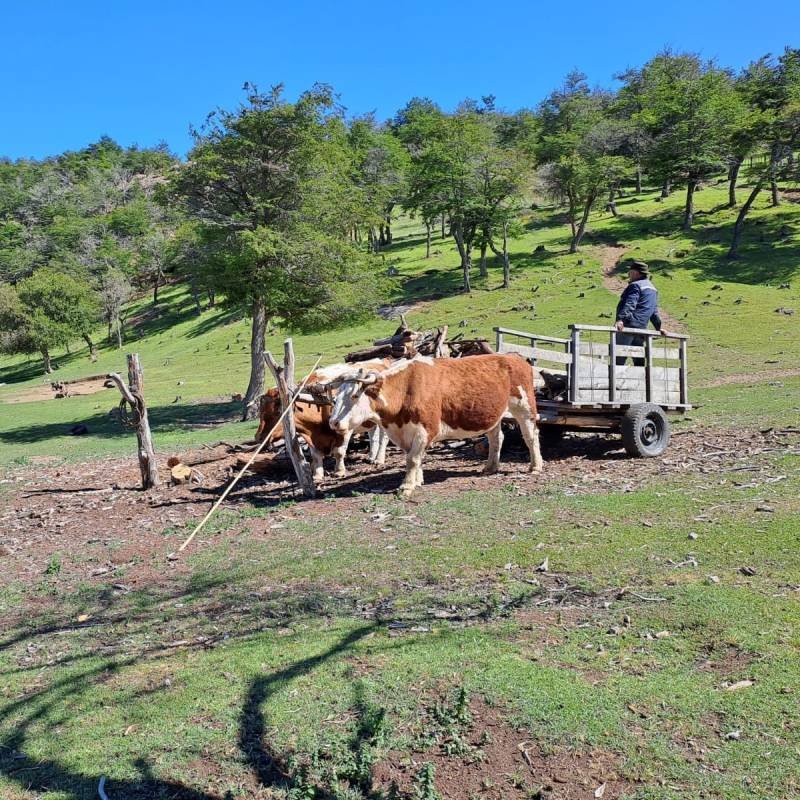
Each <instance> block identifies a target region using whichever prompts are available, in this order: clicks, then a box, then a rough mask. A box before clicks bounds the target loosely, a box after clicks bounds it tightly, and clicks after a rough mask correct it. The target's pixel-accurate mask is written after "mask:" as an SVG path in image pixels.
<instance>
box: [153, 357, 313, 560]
mask: <svg viewBox="0 0 800 800" xmlns="http://www.w3.org/2000/svg"><path fill="white" fill-rule="evenodd" d="M320 361H322V356H320V357H319V358H318V359H317V363H316V364H314V366H313V367H312V368H311V372H309V373H308V375H306V376H305V378H303V382H302V383H301V384H300V386H298V387H297V391H296V392H295V393H294V395H293V397H292V402H291V403H290V404H289V406H288V407H287V408H285V409H284V410H283V412H282V413H281V415H280V417H278V421H277V422H276V423H275V424H274V425H273V426H272V429H271V430H270V431H269V433H268V434H267V435H266V436H265V437H264V438H263V439H262V440H261V442H260V443H259V445H258V447H256V449H255V450H254V451H253V455H251V456H250V458H249V460H248V462H247V463H246V464H245V465H244V466H243V467H242V468H241V469H240V470H239V472H237V473H236V475H234V477H233V480H232V481H231V482H230V483H229V484H228V487H227V488H226V489H225V491H224V492H223V493H222V495H221V496H220V498H219V500H217V502H216V503H214V505H213V506H211V509H210V510H209V512H208V514H206V515H205V516H204V517H203V519H201V520H200V524H199V525H198V526H197V527H196V528H195V529H194V530H193V531H192V532H191V533H190V534H189V537H188V538H187V539H186V541H185V542H184V543H183V544H182V545H181V546H180V547H179V548H178V552H181V551H182V550H185V549H186V547H187V546H188V545H189V542H191V541H192V539H194V537H195V536H197V534H198V533H199V531H200V529H201V528H202V527H203V525H205V524H206V522H208V521H209V520H210V519H211V515H212V514H213V513H214V512H215V511H216V510H217V509H218V508H219V507H220V506H221V505H222V502H223V500H225V498H226V497H227V496H228V495H229V494H230V492H231V489H233V487H234V486H236V484H237V483H238V482H239V478H241V477H242V475H244V473H245V471H246V470H247V468H248V467H249V466H250V465H251V464H252V463H253V462H254V461H255V460H256V458H257V456H258V454H259V453H260V452H261V450H262V449H263V448H264V447H265V445H266V444H267V442H268V441H269V438H270V436H272V434H273V433H275V431H276V430H278V425H280V424H281V423H282V422H283V418H284V416H285V415H286V413H287V411H288V410H289V409H290V408H292V406H293V404H294V401H295V400H296V399H297V396H298V395H299V394H300V392H302V391H303V389H304V388H305V385H306V383H307V382H308V379H309V378H310V377H311V375H312V373H313V372H314V370H315V369H316V368H317V367H318V366H319V362H320ZM169 557H170V556H168V558H169Z"/></svg>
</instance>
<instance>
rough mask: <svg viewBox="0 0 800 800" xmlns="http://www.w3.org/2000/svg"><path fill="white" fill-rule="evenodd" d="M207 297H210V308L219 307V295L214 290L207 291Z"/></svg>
mask: <svg viewBox="0 0 800 800" xmlns="http://www.w3.org/2000/svg"><path fill="white" fill-rule="evenodd" d="M206 295H207V296H208V307H209V308H215V307H216V305H217V293H216V292H215V291H214V290H213V289H206Z"/></svg>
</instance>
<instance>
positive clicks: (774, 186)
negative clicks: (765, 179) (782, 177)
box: [769, 173, 781, 208]
mask: <svg viewBox="0 0 800 800" xmlns="http://www.w3.org/2000/svg"><path fill="white" fill-rule="evenodd" d="M769 188H770V193H771V194H772V207H773V208H775V207H776V206H779V205H780V204H781V196H780V195H779V194H778V180H777V178H776V177H775V174H774V173H773V175H772V178H771V179H770V184H769Z"/></svg>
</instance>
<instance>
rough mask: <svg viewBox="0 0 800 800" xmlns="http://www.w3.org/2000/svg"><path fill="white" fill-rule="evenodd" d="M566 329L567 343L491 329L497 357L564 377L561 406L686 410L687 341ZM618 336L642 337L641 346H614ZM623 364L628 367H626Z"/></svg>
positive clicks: (595, 327)
mask: <svg viewBox="0 0 800 800" xmlns="http://www.w3.org/2000/svg"><path fill="white" fill-rule="evenodd" d="M569 327H570V331H571V335H570V338H568V339H562V338H558V337H554V336H543V335H541V334H534V333H528V332H525V331H517V330H513V329H510V328H495V329H494V330H495V332H496V334H497V352H499V353H501V352H505V353H509V352H514V353H519V354H520V355H522V356H523V357H525V358H527V359H528V360H529V361H530V363H531V364H532V365H533V366H534V367H537V368H538V369H541V370H546V371H548V372H550V373H555V374H560V375H562V376H564V377H565V379H566V384H567V399H566V402H568V403H569V404H570V405H572V406H590V407H595V408H596V407H598V406H600V407H607V408H608V407H610V408H620V407H623V406H630V405H635V404H638V403H654V404H656V405H660V406H662V407H663V408H666V409H670V410H686V409H688V408H691V406H690V405H689V398H688V382H687V353H686V343H687V339H688V337H687V336H684V335H682V334H678V333H669V334H666V335H662V334H660V333H658V332H657V331H650V330H643V329H641V328H624V329H623V330H622V331H617V329H616V328H612V327H608V326H603V325H577V324H575V325H570V326H569ZM619 333H623V334H634V335H636V336H640V337H643V338H644V345H643V346H633V345H623V344H620V343H619V341H618V339H617V336H618V334H619ZM600 334H602V336H599V335H600ZM520 340H523V341H524V343H522V342H521V341H520ZM629 359H631V360H634V363H633V364H629V363H628V360H629ZM618 362H619V363H618Z"/></svg>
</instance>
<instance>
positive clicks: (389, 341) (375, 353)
mask: <svg viewBox="0 0 800 800" xmlns="http://www.w3.org/2000/svg"><path fill="white" fill-rule="evenodd" d="M493 352H494V350H492V348H491V347H490V346H489V342H488V341H487V340H486V339H481V338H477V339H465V338H464V334H463V333H459V334H456V335H455V336H454V337H453V338H452V339H448V338H447V325H444V326H442V327H441V328H436V329H435V330H431V331H414V330H411V328H409V327H408V324H407V323H406V320H405V318H404V317H401V325H400V327H399V328H398V329H397V330H396V331H395V332H394V334H392V335H391V336H389V337H388V338H386V339H378V340H377V341H376V342H374V343H373V346H372V347H368V348H366V349H364V350H355V351H353V352H352V353H348V354H347V355H346V356H345V357H344V360H345V361H346V362H347V363H348V364H354V363H357V362H359V361H368V360H369V359H371V358H396V359H400V358H414V356H417V355H420V356H431V357H433V358H464V357H465V356H478V355H485V354H488V353H493Z"/></svg>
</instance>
